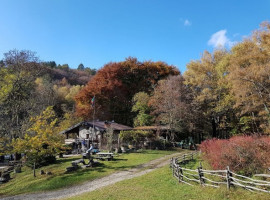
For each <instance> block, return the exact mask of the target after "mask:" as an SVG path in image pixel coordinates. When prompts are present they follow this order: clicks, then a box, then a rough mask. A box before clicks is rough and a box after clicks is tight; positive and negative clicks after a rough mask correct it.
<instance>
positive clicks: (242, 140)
mask: <svg viewBox="0 0 270 200" xmlns="http://www.w3.org/2000/svg"><path fill="white" fill-rule="evenodd" d="M200 149H201V150H202V152H203V153H204V158H205V159H206V160H207V161H208V162H209V163H210V164H211V166H212V167H213V169H225V168H226V166H229V167H230V169H231V170H233V171H235V172H238V173H241V174H244V175H252V174H256V173H263V172H265V171H266V169H267V168H268V167H270V157H269V152H270V137H255V136H235V137H232V138H230V139H229V140H219V139H211V140H206V141H204V142H203V143H202V144H201V145H200Z"/></svg>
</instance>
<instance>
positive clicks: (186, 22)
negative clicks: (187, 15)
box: [180, 18, 192, 26]
mask: <svg viewBox="0 0 270 200" xmlns="http://www.w3.org/2000/svg"><path fill="white" fill-rule="evenodd" d="M180 22H181V23H183V25H184V26H191V25H192V23H191V21H189V20H188V19H184V18H180Z"/></svg>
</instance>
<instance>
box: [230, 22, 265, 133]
mask: <svg viewBox="0 0 270 200" xmlns="http://www.w3.org/2000/svg"><path fill="white" fill-rule="evenodd" d="M269 44H270V24H269V23H266V22H265V23H263V24H262V25H261V29H259V30H257V31H255V32H254V33H253V35H252V36H251V37H250V38H247V39H245V40H244V41H243V42H240V43H238V44H237V45H235V46H234V47H233V48H232V50H231V58H230V65H229V76H228V80H229V81H230V82H231V84H232V90H231V92H232V94H233V95H234V96H235V100H236V103H235V108H237V110H238V115H239V116H240V118H241V121H240V125H241V124H243V125H242V126H244V127H246V128H245V131H246V132H253V133H254V132H260V131H261V130H263V131H265V132H267V133H270V128H269V127H270V126H269V125H270V123H269V120H270V104H269V102H270V80H269V77H270V51H269V50H270V47H269ZM247 127H249V128H247Z"/></svg>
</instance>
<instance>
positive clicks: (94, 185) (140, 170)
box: [0, 152, 186, 200]
mask: <svg viewBox="0 0 270 200" xmlns="http://www.w3.org/2000/svg"><path fill="white" fill-rule="evenodd" d="M183 153H186V152H179V153H175V154H171V155H166V156H164V157H161V158H159V159H156V160H152V161H150V162H148V163H146V164H143V165H139V166H138V167H136V168H132V169H130V170H126V171H119V172H116V173H113V174H111V175H108V176H106V177H103V178H99V179H95V180H92V181H89V182H85V183H82V184H80V185H76V186H71V187H68V188H64V189H60V190H55V191H49V192H42V193H31V194H21V195H16V196H10V197H5V198H2V200H23V199H27V200H36V199H38V200H44V199H46V200H48V199H62V198H67V197H71V196H77V195H80V194H82V193H85V192H91V191H94V190H96V189H99V188H102V187H105V186H108V185H111V184H114V183H117V182H119V181H123V180H126V179H131V178H134V177H138V176H141V175H144V174H147V173H149V172H151V171H153V170H155V169H157V168H161V167H163V166H165V165H168V164H169V159H170V158H171V157H175V156H179V155H181V154H183ZM0 199H1V198H0Z"/></svg>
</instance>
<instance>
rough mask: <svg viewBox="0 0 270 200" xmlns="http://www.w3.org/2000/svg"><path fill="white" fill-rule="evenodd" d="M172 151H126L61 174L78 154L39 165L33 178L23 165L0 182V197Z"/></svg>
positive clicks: (76, 181) (96, 174) (116, 168)
mask: <svg viewBox="0 0 270 200" xmlns="http://www.w3.org/2000/svg"><path fill="white" fill-rule="evenodd" d="M172 153H176V151H159V150H145V151H142V152H140V153H129V154H123V155H119V156H118V157H115V159H114V161H100V165H99V166H97V167H94V168H87V169H79V170H77V171H76V172H72V173H69V174H65V169H66V167H68V166H71V161H73V160H76V159H78V158H79V157H72V158H63V159H58V162H57V163H56V164H52V165H49V166H46V167H42V168H40V169H38V170H37V172H36V174H37V177H33V171H32V170H31V169H30V168H27V167H23V169H22V171H23V172H22V173H19V174H11V177H12V180H10V181H9V182H8V183H5V184H2V185H0V197H1V196H6V195H15V194H21V193H30V192H39V191H48V190H55V189H59V188H63V187H67V186H71V185H75V184H79V183H82V182H85V181H89V180H93V179H96V178H101V177H104V176H106V175H109V174H111V173H113V172H116V171H119V170H125V169H130V168H133V167H136V166H138V165H140V164H143V163H147V162H149V161H151V160H154V159H157V158H160V157H162V156H164V155H168V154H172ZM41 169H42V170H44V171H45V172H46V171H51V172H52V173H53V175H40V174H39V172H40V170H41Z"/></svg>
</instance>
